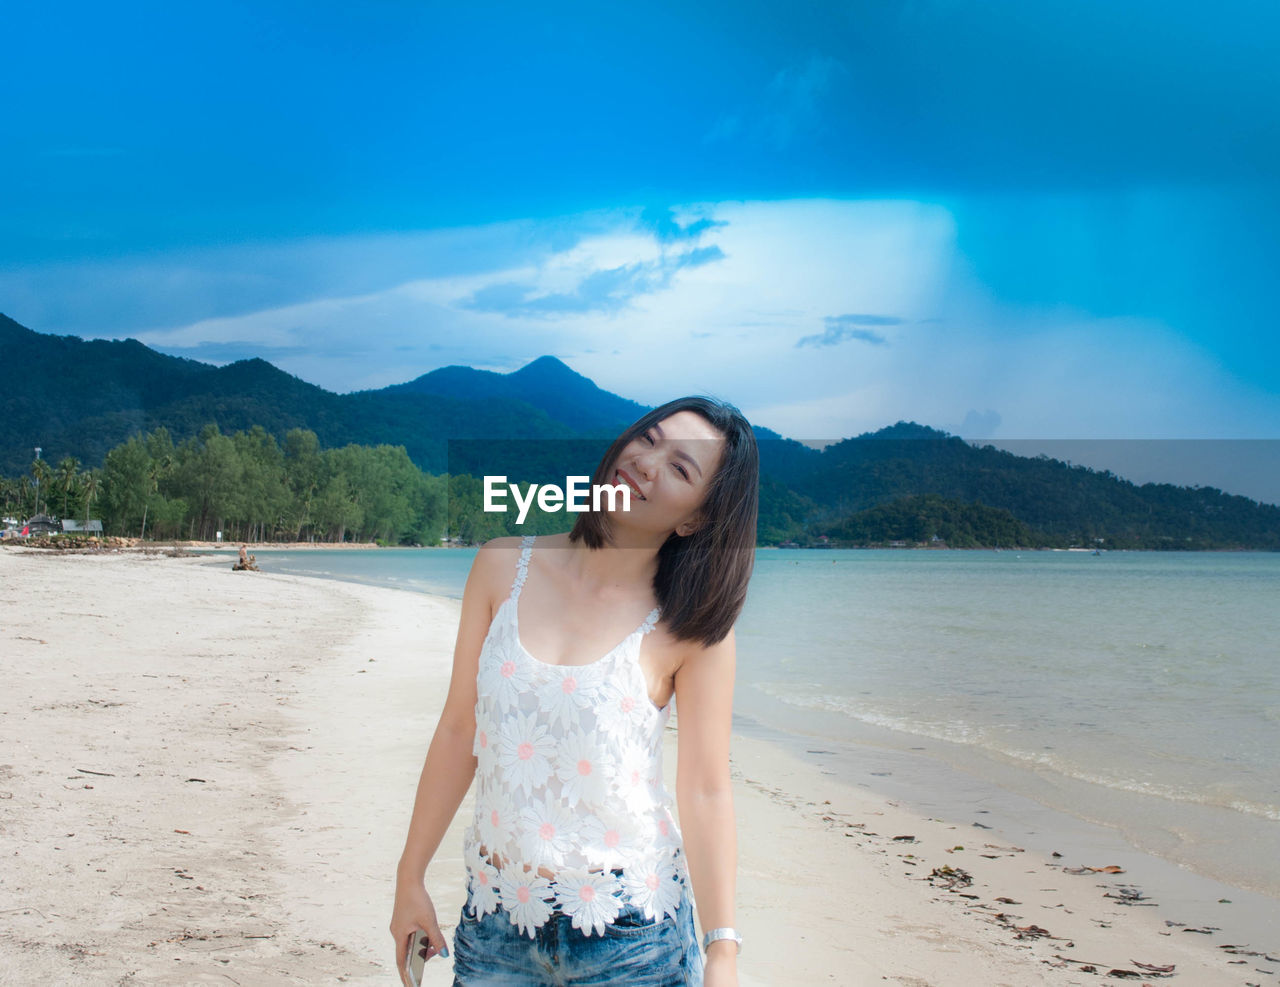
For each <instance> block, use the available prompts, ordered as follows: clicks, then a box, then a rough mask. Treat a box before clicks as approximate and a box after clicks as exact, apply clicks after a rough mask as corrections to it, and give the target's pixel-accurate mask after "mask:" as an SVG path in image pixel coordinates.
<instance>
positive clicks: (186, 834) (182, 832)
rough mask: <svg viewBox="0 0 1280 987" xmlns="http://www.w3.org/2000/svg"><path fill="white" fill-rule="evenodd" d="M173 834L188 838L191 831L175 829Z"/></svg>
mask: <svg viewBox="0 0 1280 987" xmlns="http://www.w3.org/2000/svg"><path fill="white" fill-rule="evenodd" d="M174 832H175V833H181V834H182V835H183V836H190V835H191V830H189V829H175V830H174Z"/></svg>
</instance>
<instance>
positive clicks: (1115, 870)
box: [1062, 864, 1124, 874]
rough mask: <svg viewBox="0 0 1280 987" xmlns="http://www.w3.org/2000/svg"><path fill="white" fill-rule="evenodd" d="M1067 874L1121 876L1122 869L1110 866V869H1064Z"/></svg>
mask: <svg viewBox="0 0 1280 987" xmlns="http://www.w3.org/2000/svg"><path fill="white" fill-rule="evenodd" d="M1062 870H1063V872H1064V873H1067V874H1123V873H1124V868H1122V867H1117V866H1116V865H1115V864H1112V865H1111V866H1110V867H1064V868H1062Z"/></svg>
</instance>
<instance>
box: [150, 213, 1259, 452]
mask: <svg viewBox="0 0 1280 987" xmlns="http://www.w3.org/2000/svg"><path fill="white" fill-rule="evenodd" d="M673 215H675V216H678V217H680V222H682V223H686V224H687V223H689V222H692V221H695V220H702V219H707V220H713V221H715V224H717V225H707V226H706V227H705V229H703V230H702V232H701V233H700V234H699V235H698V236H697V238H696V240H693V239H689V240H686V239H681V238H679V237H676V238H671V237H668V238H667V239H665V240H660V239H659V238H658V237H657V236H656V235H654V232H653V231H652V229H649V228H646V227H645V226H643V225H642V224H641V223H640V214H639V211H638V210H626V211H624V210H618V211H612V212H601V213H592V214H589V215H584V216H579V217H569V218H563V219H558V220H555V221H547V222H545V223H537V222H525V223H521V224H502V225H501V226H500V227H480V228H476V229H473V230H465V229H462V230H448V231H436V232H433V233H423V234H415V235H405V236H403V237H400V238H389V239H386V240H374V241H370V240H369V238H364V239H362V240H353V241H352V242H351V243H350V244H348V245H347V246H346V247H345V248H344V246H343V244H342V243H340V242H338V241H326V242H325V243H324V244H323V245H322V246H316V245H305V244H304V245H298V246H297V250H298V256H297V257H290V256H288V255H287V251H285V249H284V248H283V247H278V248H275V251H276V252H275V253H274V254H270V256H271V257H272V258H273V259H272V262H271V265H270V267H271V270H272V271H273V272H275V273H274V274H273V276H279V277H281V278H282V279H283V274H282V273H280V272H284V273H288V272H290V271H295V272H297V271H303V272H307V276H306V278H305V279H304V280H306V281H307V284H308V285H309V288H310V297H306V298H296V297H295V298H288V299H284V300H282V301H278V302H276V303H273V304H267V305H259V306H256V307H253V308H251V309H249V310H244V311H232V312H229V313H219V314H216V315H214V316H212V317H201V318H196V319H183V320H174V321H170V322H167V323H164V324H162V325H160V326H157V327H156V328H153V329H151V330H148V331H145V332H138V333H134V335H137V336H138V338H140V339H142V341H143V342H145V343H147V344H148V345H152V346H156V347H158V348H162V349H166V350H169V351H174V352H180V353H182V354H183V355H189V356H193V357H195V358H197V359H209V360H211V361H212V362H225V361H226V360H228V359H233V358H236V357H238V356H249V355H262V356H264V357H265V358H266V359H269V360H271V362H273V363H275V364H276V365H277V366H280V367H281V368H282V369H284V370H287V371H289V372H290V373H294V374H297V375H298V376H300V377H302V378H303V379H306V380H310V381H312V382H314V383H318V384H320V385H321V386H324V387H327V388H329V389H332V390H337V391H347V390H356V389H364V388H370V387H381V386H385V385H387V384H392V383H398V382H402V381H405V380H410V379H412V378H414V377H416V376H418V375H419V374H422V373H425V372H427V371H429V370H432V369H434V368H436V367H439V366H444V365H448V364H451V363H462V364H468V365H471V366H475V367H480V368H484V369H491V370H498V371H510V370H514V369H517V368H518V367H520V366H522V365H523V364H524V363H526V362H528V361H529V360H532V359H534V358H536V357H538V356H541V355H543V354H548V353H549V354H552V355H555V356H557V357H559V358H560V359H562V360H564V361H565V362H567V363H568V364H569V365H570V366H572V367H573V368H574V369H575V370H577V371H578V372H580V373H583V374H585V375H586V376H588V377H590V378H592V379H593V380H595V381H596V383H598V384H599V385H600V386H601V387H603V388H605V389H607V390H610V391H614V392H616V393H618V394H621V395H623V396H625V397H629V398H633V399H635V400H638V401H641V402H644V403H647V404H658V403H661V402H663V401H666V400H669V399H670V398H672V397H676V396H679V395H681V394H687V393H699V392H703V393H711V394H715V395H717V396H720V397H722V398H725V399H727V400H730V401H732V402H734V403H735V404H737V405H738V406H739V407H741V408H742V409H743V410H744V411H747V412H748V413H749V414H751V415H753V416H754V417H755V419H756V420H758V421H759V422H760V423H761V424H763V425H766V426H769V427H771V428H774V429H777V430H778V431H781V432H783V433H784V434H789V435H794V436H796V437H802V438H819V439H820V438H840V437H843V436H847V435H852V434H857V433H859V432H863V431H868V430H873V429H876V428H880V427H882V426H884V425H886V424H891V423H892V422H894V421H897V420H899V419H910V420H915V421H919V422H921V423H923V424H929V425H935V426H939V427H946V423H953V422H958V421H962V420H964V419H965V416H966V414H968V413H970V412H971V411H973V410H974V409H984V416H983V421H984V422H985V423H986V427H987V429H988V431H989V432H990V433H991V435H992V436H993V437H1079V436H1113V437H1134V436H1184V437H1185V436H1194V435H1213V436H1230V435H1259V434H1263V433H1262V432H1260V431H1259V429H1261V428H1262V424H1260V423H1266V422H1274V421H1275V420H1277V419H1278V418H1280V415H1278V414H1277V411H1280V407H1278V402H1277V398H1276V396H1275V395H1272V394H1267V393H1263V392H1261V391H1257V390H1253V391H1250V390H1248V389H1246V388H1243V387H1242V386H1240V384H1239V382H1237V381H1235V380H1233V379H1231V378H1230V377H1229V376H1228V375H1226V374H1225V373H1224V372H1223V371H1222V370H1221V368H1220V367H1219V366H1218V364H1217V362H1216V360H1215V359H1214V357H1213V355H1212V354H1210V353H1208V352H1205V351H1203V350H1201V349H1198V348H1197V347H1195V346H1194V345H1192V344H1191V343H1189V342H1188V341H1187V340H1186V339H1185V338H1184V337H1182V336H1180V335H1178V334H1176V333H1174V332H1173V331H1171V330H1170V329H1169V328H1168V327H1166V326H1163V325H1161V324H1160V323H1158V322H1156V321H1152V320H1139V319H1136V318H1109V319H1098V318H1094V317H1092V316H1091V315H1090V314H1089V313H1087V312H1080V311H1070V310H1064V309H1058V308H1055V309H1036V308H1030V307H1022V308H1015V307H1012V306H1009V305H1007V304H1004V303H1003V302H1002V301H1001V300H1000V299H997V298H993V297H991V295H990V293H989V291H988V290H987V289H986V287H985V286H984V285H983V284H981V283H980V282H978V281H977V279H976V278H974V277H973V276H972V274H971V273H970V272H969V271H968V269H967V266H966V263H965V259H964V258H963V257H962V256H960V255H959V254H958V253H957V247H956V243H957V231H956V227H955V221H954V219H953V216H952V214H951V213H950V212H949V211H948V210H946V209H944V208H943V207H941V206H938V205H934V204H929V203H921V202H911V201H866V202H859V201H838V202H837V201H785V202H724V203H694V204H688V205H685V206H682V207H679V208H678V209H677V210H675V212H674V213H673ZM371 242H372V244H373V247H371ZM374 247H376V249H374ZM695 248H696V249H701V250H715V251H718V253H717V254H714V255H707V256H708V257H709V259H708V261H707V262H705V263H700V264H696V265H689V264H684V265H682V264H680V263H679V258H680V257H681V256H684V255H685V253H686V252H687V251H689V250H691V249H695ZM246 250H248V251H250V252H251V253H252V252H255V251H256V255H257V256H259V257H261V256H262V255H263V254H264V248H261V247H253V248H246ZM371 250H372V253H373V255H374V258H375V259H380V260H381V261H382V263H381V264H379V263H375V262H374V261H373V260H371V259H370V257H369V256H368V254H369V252H370V251H371ZM344 251H346V252H345V253H344ZM315 257H320V258H321V260H320V261H316V260H315ZM344 257H347V258H348V259H349V260H350V264H346V263H344ZM308 258H310V259H308ZM222 260H223V266H222V268H220V271H221V272H222V274H219V275H218V277H222V278H223V280H222V281H221V282H218V280H217V277H215V276H214V275H213V274H210V273H208V272H207V271H205V270H204V269H202V268H201V267H200V265H199V264H198V263H194V262H193V263H191V264H189V265H188V267H189V270H190V271H191V272H193V273H191V274H190V275H189V280H190V282H191V283H194V284H197V285H201V286H203V287H204V288H206V289H211V288H212V287H213V286H216V284H218V283H221V284H224V285H230V284H234V283H235V280H234V279H235V278H236V277H247V276H248V274H247V273H246V272H248V271H250V270H251V269H252V264H251V262H250V260H249V259H246V258H240V259H239V260H236V261H235V262H229V261H227V258H226V257H223V258H222ZM353 268H359V271H360V273H359V276H357V275H356V274H352V273H350V272H351V271H352V269H353ZM340 271H341V272H347V273H346V274H345V275H343V276H335V277H334V278H333V281H334V282H335V283H336V284H337V285H338V287H339V290H337V291H324V290H323V289H324V288H325V282H326V279H325V278H323V277H321V276H320V275H319V273H317V272H321V273H322V272H340ZM386 271H390V272H391V274H394V275H399V276H398V277H394V278H390V277H389V275H388V274H386V273H385V272H386ZM619 271H620V272H622V274H621V275H619V276H618V277H617V278H615V279H614V281H607V279H605V281H601V280H600V279H601V275H602V272H619ZM379 272H383V273H381V274H380V273H379ZM406 274H408V275H409V276H406ZM170 275H172V271H171V272H170ZM138 278H139V280H138V282H137V283H138V284H139V285H142V284H143V283H144V282H145V281H146V277H145V276H144V275H141V274H140V275H139V276H138ZM593 278H594V279H597V280H595V281H593V280H592V279H593ZM388 282H389V283H388ZM606 282H607V283H606ZM510 285H515V286H518V287H519V291H518V292H512V293H511V296H510V297H511V298H512V299H513V301H512V302H511V304H509V305H506V306H504V305H503V304H500V303H501V302H502V296H501V293H500V291H499V292H498V294H492V293H493V292H494V290H495V289H502V287H503V286H510ZM602 285H603V287H602ZM593 286H594V287H593ZM486 291H489V292H490V293H491V295H490V296H485V297H488V298H490V299H491V300H493V299H496V301H495V302H494V304H492V305H489V306H487V307H486V306H480V307H477V306H476V305H475V304H474V302H475V299H476V297H477V295H478V293H483V292H486ZM593 291H594V292H596V293H595V294H592V292H593ZM545 297H552V298H556V297H559V298H561V299H567V300H568V301H567V302H565V303H564V304H563V305H561V307H560V308H559V309H558V310H554V311H548V310H545V309H544V310H542V311H536V312H535V311H531V310H530V307H529V306H528V305H527V304H525V302H527V299H528V298H545ZM602 299H603V301H602ZM575 306H576V308H575ZM869 334H874V339H871V338H870V335H869ZM806 338H816V339H818V340H820V341H821V342H823V343H824V345H806V346H797V343H798V342H800V341H801V340H803V339H806Z"/></svg>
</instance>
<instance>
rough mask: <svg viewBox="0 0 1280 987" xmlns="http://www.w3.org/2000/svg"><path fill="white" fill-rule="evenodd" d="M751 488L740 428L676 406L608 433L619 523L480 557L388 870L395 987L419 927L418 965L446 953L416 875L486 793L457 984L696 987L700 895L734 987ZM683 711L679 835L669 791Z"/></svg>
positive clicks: (496, 547)
mask: <svg viewBox="0 0 1280 987" xmlns="http://www.w3.org/2000/svg"><path fill="white" fill-rule="evenodd" d="M758 482H759V454H758V451H757V448H756V443H755V437H754V436H753V434H752V432H751V427H750V425H748V424H747V422H746V420H745V419H744V418H743V417H742V415H741V413H739V412H738V411H737V409H735V408H733V407H731V406H728V405H724V404H721V403H719V402H716V401H713V400H710V399H707V398H700V397H690V398H682V399H680V400H677V401H672V402H670V403H668V404H665V405H663V406H662V407H660V408H657V409H655V410H653V411H651V412H649V413H648V414H646V415H645V416H644V417H643V418H641V419H640V420H639V421H638V422H636V423H635V424H634V425H632V426H631V427H630V428H629V429H627V430H626V431H625V432H624V433H623V434H622V435H621V436H619V437H618V439H617V440H615V442H614V443H613V445H612V446H611V447H610V448H609V450H608V451H607V452H606V453H605V455H604V458H603V459H602V460H601V463H600V465H599V466H598V467H597V469H596V474H595V476H593V477H592V484H593V486H594V485H596V484H606V483H608V484H626V485H627V486H628V487H629V488H630V489H631V498H630V507H629V509H627V510H622V509H621V505H620V504H619V505H616V509H604V510H600V511H598V512H588V513H584V514H581V515H579V519H578V521H577V523H576V524H575V526H574V528H573V530H572V531H571V532H570V533H569V534H567V535H553V536H543V537H540V538H537V539H534V538H532V537H525V538H522V539H516V538H498V539H494V540H493V541H491V542H488V543H487V544H486V545H484V547H482V548H481V549H480V551H479V552H478V553H477V554H476V558H475V561H474V562H473V563H472V567H471V572H470V575H469V576H468V577H467V584H466V589H465V591H464V594H463V599H462V616H461V623H460V626H459V629H458V639H457V645H456V647H455V650H454V664H453V677H452V681H451V683H450V686H449V694H448V697H447V699H446V700H445V706H444V711H443V713H442V714H441V717H440V723H439V725H438V726H437V727H436V732H435V736H434V737H433V738H432V741H431V746H430V748H429V750H428V752H427V758H426V763H425V765H424V766H423V770H422V776H421V778H420V779H419V782H418V789H417V796H416V799H415V802H414V808H413V817H412V820H411V822H410V824H409V833H408V837H407V838H406V840H405V848H404V853H403V855H402V856H401V859H400V864H399V867H398V870H397V879H396V900H395V909H394V913H393V915H392V919H391V934H392V936H394V937H395V942H396V961H397V962H396V966H397V969H398V970H400V971H401V978H402V980H405V982H406V983H407V979H406V977H405V973H404V966H405V958H406V955H407V951H408V948H409V942H410V940H411V938H412V936H413V934H414V932H415V931H416V930H422V931H423V932H424V933H425V934H426V937H427V939H428V940H429V947H427V949H426V955H427V956H428V957H430V956H434V955H435V954H437V953H440V954H442V955H448V949H447V947H446V945H445V939H444V936H443V934H442V933H441V931H440V925H439V922H438V921H437V918H436V914H435V909H434V907H433V906H432V903H431V899H430V897H429V896H428V895H427V893H426V890H425V888H424V886H423V880H424V875H425V872H426V868H427V864H428V863H429V861H430V860H431V858H432V856H433V855H434V854H435V851H436V849H437V848H438V846H439V844H440V841H441V839H442V838H443V835H444V833H445V830H446V829H447V828H448V826H449V824H450V822H451V820H452V819H453V816H454V814H455V812H456V811H457V809H458V805H459V804H460V803H461V801H462V798H463V796H464V795H465V794H466V792H467V790H468V788H469V787H470V786H471V783H472V781H473V779H474V780H475V781H476V783H477V788H476V813H475V819H474V822H473V824H472V826H471V828H470V830H469V831H468V834H467V838H466V846H465V856H466V866H467V877H468V897H467V904H466V905H465V906H464V908H463V910H462V916H461V918H460V920H459V923H458V927H457V930H456V932H455V938H454V974H455V981H454V983H455V987H457V985H461V987H478V985H493V984H504V985H513V987H514V985H520V984H529V985H540V984H563V985H570V984H610V983H616V984H628V985H654V987H659V985H661V987H665V985H686V984H702V983H704V959H703V951H702V950H700V949H699V946H698V940H697V936H696V933H695V931H694V925H693V918H692V909H691V900H690V894H689V890H690V886H692V891H693V897H694V898H696V901H697V906H698V915H699V918H700V920H701V924H702V927H703V930H704V932H705V933H706V935H704V937H703V950H705V984H706V985H707V987H724V985H734V984H736V983H737V967H736V962H737V961H736V956H737V952H738V948H739V947H740V943H741V940H740V938H739V937H738V936H737V933H736V932H734V930H733V926H734V880H735V869H736V863H737V860H736V858H737V845H736V838H735V831H734V818H733V803H732V797H731V791H730V782H729V732H730V717H731V711H732V700H733V675H734V659H735V652H734V636H733V624H734V621H735V620H736V619H737V617H738V614H739V613H740V612H741V609H742V605H743V602H744V600H745V598H746V591H747V582H748V580H749V578H750V575H751V569H752V564H753V559H754V548H755V529H756V512H757V504H758V497H759V494H758ZM646 613H647V614H648V616H644V615H645V614H646ZM642 616H643V617H644V619H643V620H641V617H642ZM637 624H638V625H639V626H637ZM632 628H635V629H634V630H631V633H630V634H629V635H628V636H627V637H625V638H623V637H622V635H623V634H625V633H626V631H627V630H630V629H632ZM619 639H621V641H620V643H618V642H619ZM610 645H614V647H613V649H612V650H609V651H606V648H608V647H609V646H610ZM599 656H603V657H599ZM673 698H674V699H675V700H676V701H677V704H678V706H679V710H680V718H679V719H680V729H679V734H678V744H679V754H678V762H677V783H676V794H677V798H678V802H679V810H680V822H681V828H682V830H683V832H681V829H677V828H676V826H675V822H674V819H673V817H672V815H671V812H670V803H671V800H670V797H669V796H668V795H667V793H666V791H665V789H664V788H663V785H662V769H661V745H662V732H663V726H664V724H665V723H666V720H667V716H668V714H669V713H670V709H671V700H672V699H673ZM735 940H736V941H735Z"/></svg>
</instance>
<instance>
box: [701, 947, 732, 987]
mask: <svg viewBox="0 0 1280 987" xmlns="http://www.w3.org/2000/svg"><path fill="white" fill-rule="evenodd" d="M733 946H734V944H733V943H732V942H730V943H729V944H728V946H727V947H726V946H717V945H715V944H712V948H711V949H709V950H708V951H707V957H706V960H705V962H704V964H703V966H704V969H703V973H702V983H703V987H738V955H737V953H736V952H735V951H734V950H733Z"/></svg>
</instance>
